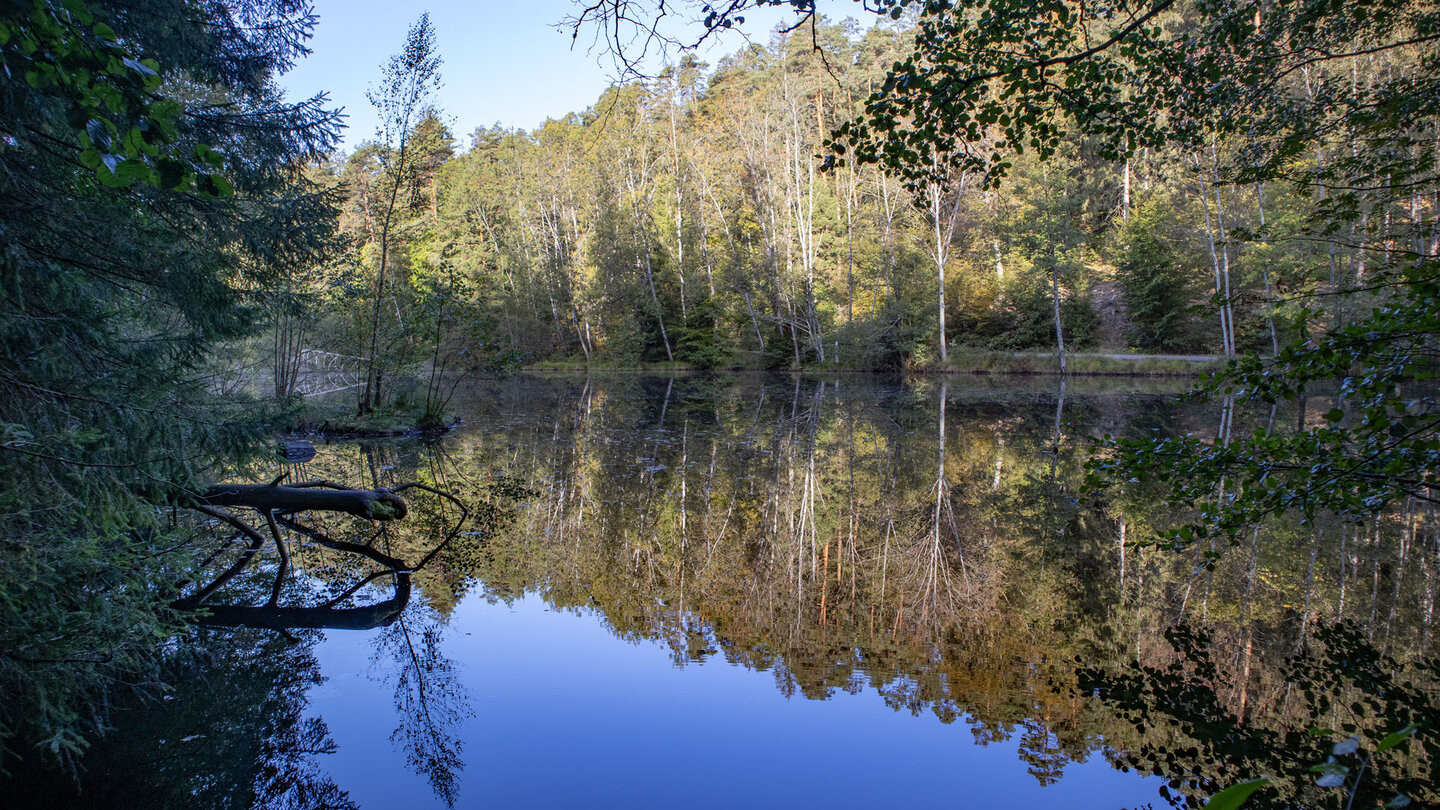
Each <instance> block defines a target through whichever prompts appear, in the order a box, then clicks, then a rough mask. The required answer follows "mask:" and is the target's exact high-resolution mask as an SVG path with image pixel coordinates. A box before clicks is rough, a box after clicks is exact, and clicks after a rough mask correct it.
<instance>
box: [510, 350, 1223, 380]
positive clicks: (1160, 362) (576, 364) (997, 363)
mask: <svg viewBox="0 0 1440 810" xmlns="http://www.w3.org/2000/svg"><path fill="white" fill-rule="evenodd" d="M749 360H751V358H748V357H746V358H739V359H737V361H736V362H732V363H731V364H729V365H727V366H725V367H723V368H720V369H715V370H717V371H760V370H764V369H763V367H761V366H759V365H756V364H755V363H754V362H747V361H749ZM1065 364H1066V371H1067V372H1068V373H1069V374H1073V375H1079V376H1111V377H1196V376H1199V375H1200V374H1204V373H1207V372H1211V371H1218V370H1220V369H1221V368H1223V367H1224V361H1223V360H1221V359H1218V358H1210V357H1203V356H1193V357H1192V356H1182V355H1145V354H1121V353H1101V352H1078V353H1071V354H1067V355H1066V356H1065ZM525 368H526V369H527V370H530V371H554V372H585V371H592V372H594V371H605V372H632V373H644V374H670V373H678V372H687V371H699V370H700V369H698V368H696V367H694V366H689V365H686V364H685V363H609V362H599V363H589V364H587V363H586V362H585V361H584V360H578V359H573V358H560V359H550V360H543V361H538V362H534V363H528V364H526V366H525ZM772 370H774V371H793V370H797V369H787V368H779V369H772ZM798 370H800V371H812V372H820V371H823V372H835V371H843V372H851V373H868V372H870V371H873V369H867V368H858V367H855V366H852V365H847V364H845V363H825V364H823V365H822V364H819V363H814V364H809V365H806V366H804V367H803V368H801V369H798ZM905 371H906V372H907V373H916V374H937V373H943V374H1041V375H1058V374H1059V373H1060V361H1059V359H1058V358H1056V356H1055V355H1054V354H1053V353H1043V352H1001V351H985V350H976V349H956V350H954V351H952V352H950V358H949V361H948V362H947V363H945V364H944V365H943V366H942V365H939V364H925V363H918V364H915V365H912V366H909V367H907V368H906V369H905Z"/></svg>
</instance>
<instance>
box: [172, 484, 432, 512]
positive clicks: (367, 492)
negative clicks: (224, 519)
mask: <svg viewBox="0 0 1440 810" xmlns="http://www.w3.org/2000/svg"><path fill="white" fill-rule="evenodd" d="M199 500H200V502H201V503H203V504H206V505H208V506H248V507H250V508H252V509H258V510H259V511H261V512H270V511H280V512H308V511H325V512H344V513H345V514H347V515H354V516H356V517H361V518H365V519H366V520H400V519H401V518H404V517H405V514H406V512H408V511H409V509H408V507H407V506H406V505H405V500H404V499H403V498H401V497H400V496H399V495H396V494H395V493H394V492H391V491H390V490H388V489H384V488H376V489H335V488H333V487H329V486H324V485H322V484H320V483H316V484H313V485H308V486H307V485H301V486H278V485H274V486H272V485H270V484H218V485H215V486H211V487H207V488H206V490H205V494H204V495H202V496H201V497H200V499H199Z"/></svg>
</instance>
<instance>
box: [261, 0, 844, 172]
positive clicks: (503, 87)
mask: <svg viewBox="0 0 1440 810" xmlns="http://www.w3.org/2000/svg"><path fill="white" fill-rule="evenodd" d="M857 8H858V7H857ZM572 9H573V6H572V4H571V2H570V0H468V1H467V0H432V2H429V3H413V4H412V3H397V2H394V1H393V0H390V1H389V2H379V0H315V11H316V13H317V14H318V15H319V17H320V22H319V24H318V25H317V26H316V29H315V37H314V38H313V39H312V40H310V43H309V44H310V48H311V50H312V51H313V53H312V54H311V55H310V56H309V57H307V58H305V59H303V60H301V62H300V64H299V65H297V66H296V67H295V69H294V70H292V71H291V72H289V73H287V74H286V75H284V76H282V77H281V78H280V81H281V84H282V86H283V87H284V88H285V89H286V92H287V94H288V96H289V97H290V98H291V99H298V98H307V97H309V96H311V95H314V94H315V93H318V92H320V91H322V90H324V91H329V93H330V99H331V102H332V104H333V105H337V106H341V107H344V108H345V112H346V113H347V115H348V116H349V118H348V121H347V123H348V124H349V129H348V130H347V131H346V133H345V148H346V149H352V148H354V147H355V146H356V145H357V144H359V143H360V142H361V141H363V140H366V139H367V138H371V137H373V136H374V133H375V123H376V120H375V114H374V110H373V109H372V108H371V106H370V102H369V101H368V100H366V98H365V91H366V90H368V89H369V88H370V87H371V86H372V85H373V84H374V83H375V82H376V80H377V79H378V78H379V75H380V66H381V64H382V63H384V62H385V61H386V60H387V59H388V58H389V57H390V55H391V54H394V53H396V52H397V51H399V50H400V47H401V45H402V44H403V42H404V39H405V32H406V30H407V29H408V27H409V26H410V25H411V23H413V22H414V21H415V20H416V19H417V18H418V17H419V16H420V14H421V12H423V11H427V10H428V11H429V12H430V19H431V22H432V23H434V26H435V32H436V40H437V45H438V47H439V51H440V57H441V59H442V60H443V63H444V64H443V65H442V66H441V69H440V72H441V76H442V77H443V78H444V81H445V85H444V87H442V88H441V90H440V94H439V98H438V102H439V106H440V107H441V109H442V110H443V111H444V112H445V114H446V115H447V116H448V118H449V121H450V124H451V129H452V131H453V132H454V133H455V135H456V136H457V137H458V138H459V139H460V145H461V146H462V147H465V146H468V145H469V138H468V136H469V134H470V133H471V132H472V131H474V129H475V128H476V127H477V126H482V125H489V124H493V123H495V122H497V121H498V122H500V123H502V124H504V125H505V126H509V127H520V128H522V129H527V130H528V129H533V128H535V127H537V126H538V125H540V124H541V123H543V122H544V121H545V119H546V118H558V117H560V116H563V115H564V114H566V113H569V112H577V111H580V110H584V109H585V108H586V107H589V106H590V105H591V104H592V103H594V102H595V100H596V99H597V98H599V96H600V93H601V91H603V90H604V89H605V87H606V86H607V85H608V84H609V83H610V80H611V78H612V77H613V68H612V63H611V62H610V61H609V59H608V58H607V57H606V56H605V55H604V54H601V53H599V52H598V51H597V52H596V53H594V54H588V53H586V46H587V45H588V44H589V43H588V39H587V37H586V36H583V35H582V36H581V40H580V42H579V43H578V44H577V46H576V47H575V48H574V49H573V50H572V49H571V47H570V44H571V41H570V34H569V32H568V31H559V30H556V28H555V24H556V23H558V22H560V21H561V20H563V19H564V18H565V17H566V16H567V15H568V14H570V13H571V12H572ZM836 10H840V9H836ZM857 16H862V17H868V16H870V15H865V14H858V15H857ZM784 17H785V12H780V11H767V12H764V13H761V14H750V15H747V23H746V29H747V30H748V31H749V32H750V34H751V36H753V37H755V38H756V39H757V40H759V41H762V42H763V41H766V40H767V39H768V37H769V32H770V29H771V28H772V27H773V26H774V25H775V23H776V22H778V21H779V20H781V19H783V18H784ZM742 44H743V40H742V39H741V38H740V37H738V36H736V35H731V36H730V38H729V39H726V40H724V41H723V42H721V43H719V45H718V46H715V47H711V48H709V49H708V50H707V51H706V52H704V53H702V55H701V57H702V58H703V59H705V60H706V61H708V62H710V63H711V64H714V63H715V62H716V61H717V60H718V59H719V58H720V56H721V55H722V54H724V53H726V52H729V51H733V50H735V49H737V48H739V47H740V46H741V45H742Z"/></svg>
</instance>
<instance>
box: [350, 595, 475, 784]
mask: <svg viewBox="0 0 1440 810" xmlns="http://www.w3.org/2000/svg"><path fill="white" fill-rule="evenodd" d="M443 638H444V634H443V630H442V625H441V623H440V618H439V616H438V615H436V614H435V612H434V611H433V610H429V609H427V608H425V607H423V606H421V605H418V604H417V605H412V606H411V607H410V608H409V609H407V610H406V611H405V612H404V613H403V614H401V616H400V618H399V620H398V621H396V622H395V623H394V624H392V625H390V626H389V627H387V628H385V630H384V631H383V632H382V633H381V635H380V637H379V639H377V641H376V645H375V653H374V659H376V660H378V659H379V658H381V657H382V656H388V657H389V658H390V662H391V666H392V668H391V669H390V670H389V671H388V672H387V675H386V678H387V680H391V681H393V682H394V684H395V713H396V716H397V717H398V718H399V725H398V726H397V727H396V729H395V732H394V733H393V734H391V735H390V740H391V742H393V743H395V744H396V745H399V746H402V747H403V748H404V749H405V758H406V763H407V764H408V765H409V767H410V770H411V771H413V772H414V773H415V774H416V775H418V776H423V777H425V779H426V781H428V782H429V783H430V788H431V789H432V790H433V791H434V792H435V795H436V796H437V797H438V798H440V799H441V800H442V801H444V802H445V805H446V806H447V807H454V806H455V800H456V798H457V797H458V795H459V789H460V771H461V770H462V769H463V768H464V765H465V763H464V761H463V760H462V759H461V757H460V754H461V751H462V749H463V748H464V745H463V743H462V741H461V739H460V736H459V727H460V725H461V724H462V723H464V721H465V720H466V719H467V718H469V717H472V716H474V713H475V712H474V710H473V709H471V708H470V695H469V693H468V692H467V691H466V689H465V686H464V685H463V684H462V683H461V681H460V677H459V671H458V669H457V668H456V666H455V662H454V661H452V660H450V659H449V658H447V657H446V656H445V654H444V653H443V652H442V651H441V642H442V641H443Z"/></svg>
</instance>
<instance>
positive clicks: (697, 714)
mask: <svg viewBox="0 0 1440 810" xmlns="http://www.w3.org/2000/svg"><path fill="white" fill-rule="evenodd" d="M379 632H380V631H373V632H367V633H356V632H337V631H331V632H329V633H327V637H326V639H325V641H324V642H323V643H321V644H320V645H319V647H318V648H317V651H316V652H317V656H318V658H319V660H320V664H321V668H322V671H323V673H324V674H325V675H326V676H327V678H328V680H327V681H326V682H325V683H324V684H323V685H321V686H319V687H317V688H315V689H313V690H311V692H310V707H311V711H312V712H314V713H315V714H316V715H318V716H320V717H323V718H324V720H325V722H326V723H327V724H328V725H329V727H330V731H331V733H332V735H333V738H334V739H335V740H336V741H337V743H338V751H337V752H336V753H334V754H332V755H328V756H322V757H320V762H319V764H320V765H321V767H323V768H326V769H328V770H329V772H330V774H331V775H332V777H333V778H334V779H335V781H336V782H337V783H338V784H339V786H340V787H342V788H344V789H345V790H348V791H349V793H350V796H351V798H352V799H354V800H355V801H356V802H357V803H358V804H359V805H360V806H361V807H364V808H390V807H425V806H431V805H434V806H443V804H442V803H441V802H440V801H439V800H438V799H436V798H435V797H434V795H433V793H432V792H431V790H430V788H429V785H428V784H427V782H426V780H425V779H424V778H423V777H422V776H417V775H416V774H414V773H412V772H411V771H410V770H409V769H408V768H407V767H406V762H405V754H404V752H403V751H402V750H399V748H398V746H397V745H395V744H392V742H391V733H392V732H393V731H394V729H395V725H396V715H395V709H394V702H393V698H394V689H393V685H392V684H391V683H387V682H386V675H387V668H389V667H391V666H393V664H392V662H391V660H390V659H388V658H383V659H381V660H380V661H379V662H378V663H372V652H373V648H374V644H373V642H374V639H375V637H376V636H377V635H378V633H379ZM412 632H413V631H412ZM444 635H445V638H444V641H443V642H442V650H443V652H444V654H445V655H446V656H448V657H449V658H451V659H453V660H454V661H455V663H456V665H457V666H458V669H459V680H460V681H461V683H463V684H464V687H465V689H466V690H467V691H468V693H469V695H468V697H469V702H470V704H471V707H472V708H473V710H474V715H473V716H472V717H470V718H469V719H468V720H466V721H464V724H463V725H462V726H461V728H460V729H459V731H460V736H461V737H462V738H463V739H464V748H463V758H464V761H465V768H464V772H463V773H461V774H460V789H459V801H458V802H457V806H458V807H482V806H488V807H592V808H599V807H656V806H678V807H772V806H774V807H780V806H785V807H794V808H809V807H916V806H921V805H922V804H924V805H927V806H937V807H1036V808H1039V807H1064V808H1087V807H1096V808H1114V807H1120V806H1143V805H1144V804H1146V803H1147V802H1152V801H1154V800H1155V798H1156V789H1157V787H1158V785H1159V780H1156V779H1150V780H1143V781H1142V780H1141V779H1139V778H1137V777H1136V776H1135V775H1134V774H1122V773H1120V772H1118V771H1116V770H1114V769H1113V768H1112V767H1111V766H1110V765H1109V763H1107V762H1106V761H1105V760H1104V758H1103V757H1101V756H1100V755H1099V754H1095V755H1093V756H1092V757H1091V759H1090V760H1089V761H1088V762H1085V763H1070V764H1068V765H1067V766H1066V768H1065V775H1064V778H1063V779H1062V780H1061V781H1060V782H1059V783H1058V784H1056V785H1052V786H1050V787H1048V788H1042V787H1041V786H1040V785H1039V784H1038V783H1037V782H1036V780H1035V777H1034V776H1032V775H1030V774H1029V773H1027V771H1026V767H1027V766H1026V763H1025V762H1024V761H1022V760H1021V759H1020V758H1019V757H1018V755H1017V748H1018V745H1019V741H1020V736H1021V735H1020V734H1019V733H1018V732H1017V733H1015V734H1013V735H1012V736H1011V737H1010V739H1009V740H1006V741H1004V742H1000V743H993V744H991V745H989V746H979V745H976V744H975V743H974V741H973V738H972V736H971V734H970V733H969V729H968V728H967V727H966V725H965V723H964V722H963V721H957V722H956V723H954V724H951V725H945V724H943V723H941V722H940V721H939V720H938V719H937V718H936V717H935V716H934V715H933V714H931V713H929V712H924V713H922V714H921V715H920V716H918V717H917V716H912V715H911V714H909V713H908V712H896V711H894V710H892V709H891V708H890V707H888V706H886V705H885V704H884V703H883V702H882V701H881V699H880V697H879V696H878V695H877V694H876V693H875V691H874V690H873V689H866V690H864V691H862V692H860V693H859V694H856V695H851V694H847V693H845V692H843V691H839V690H835V691H834V692H833V694H832V695H831V697H830V698H829V699H828V700H824V701H814V700H807V699H805V698H803V697H801V696H799V695H798V694H797V695H796V696H795V697H793V698H789V699H787V698H786V697H785V696H784V695H783V694H782V693H781V692H780V691H779V690H777V689H776V688H775V682H774V677H773V675H772V674H771V673H769V672H756V671H753V670H750V669H747V668H744V667H740V666H735V665H730V664H727V663H725V662H724V661H723V659H721V658H718V657H716V658H711V659H710V660H709V661H708V662H707V663H705V664H697V663H691V664H689V665H687V666H686V667H684V668H683V669H678V668H676V667H675V665H674V662H673V660H672V657H671V654H670V652H669V651H667V650H666V649H665V648H664V647H663V646H661V645H660V644H659V643H652V642H644V643H639V644H634V643H631V642H628V641H624V640H621V639H617V638H616V637H615V636H614V635H612V634H611V633H610V631H609V630H607V629H606V627H605V626H604V624H603V622H602V621H601V619H600V618H599V617H597V616H594V615H580V616H577V615H575V614H571V613H557V612H553V611H551V610H549V609H548V608H547V607H546V606H545V604H544V602H543V601H542V600H541V599H540V598H538V597H535V596H529V597H526V598H524V599H521V600H518V601H516V602H515V603H514V604H513V605H508V606H507V605H504V604H493V605H492V604H488V603H486V602H485V600H484V599H482V598H479V597H474V596H472V597H471V598H468V599H466V600H465V601H463V602H462V603H461V604H460V605H459V606H458V607H457V609H456V610H455V613H454V615H453V616H452V618H451V621H450V624H449V626H448V627H447V628H446V629H445V633H444Z"/></svg>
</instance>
